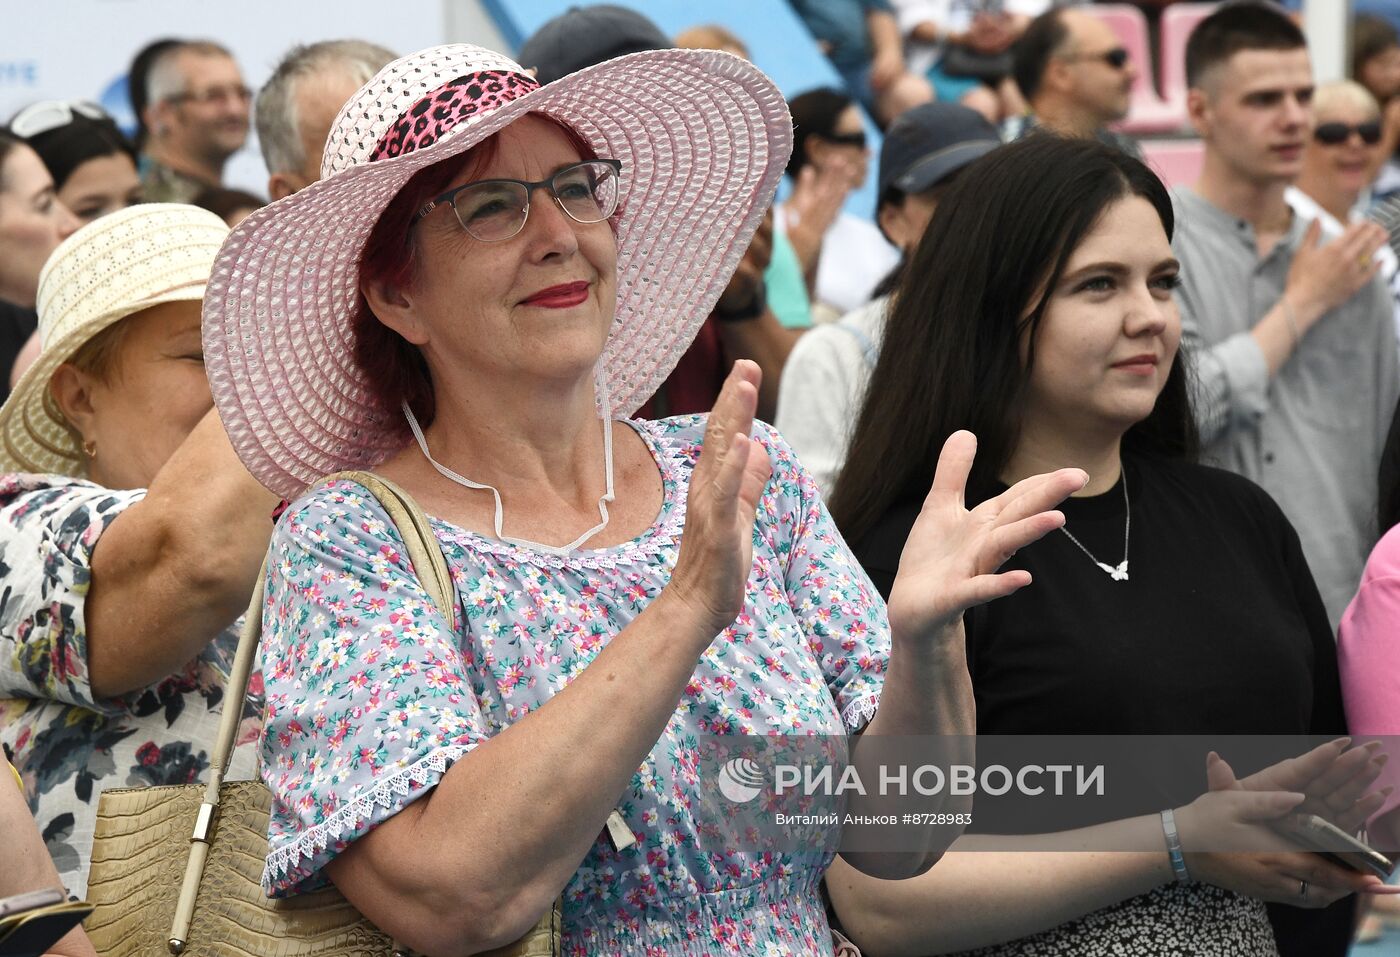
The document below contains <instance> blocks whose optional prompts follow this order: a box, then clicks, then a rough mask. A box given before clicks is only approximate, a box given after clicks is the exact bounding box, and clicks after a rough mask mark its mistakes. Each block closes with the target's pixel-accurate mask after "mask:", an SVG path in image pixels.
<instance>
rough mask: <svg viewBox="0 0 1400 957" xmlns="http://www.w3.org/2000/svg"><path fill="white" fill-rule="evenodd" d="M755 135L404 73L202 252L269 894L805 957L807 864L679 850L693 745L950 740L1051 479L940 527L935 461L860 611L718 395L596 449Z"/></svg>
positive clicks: (437, 949) (674, 355)
mask: <svg viewBox="0 0 1400 957" xmlns="http://www.w3.org/2000/svg"><path fill="white" fill-rule="evenodd" d="M430 117H431V118H430ZM790 135H791V121H790V120H789V117H788V112H787V107H786V104H785V103H784V102H783V100H782V97H781V95H780V94H779V92H778V90H777V89H776V88H775V87H774V86H773V85H772V83H771V81H769V80H768V79H767V78H766V77H764V76H763V75H762V74H761V73H759V72H758V71H757V70H756V69H755V68H754V67H752V66H750V65H749V64H746V63H744V62H742V61H740V60H737V59H736V58H734V57H732V56H728V55H726V54H723V53H716V52H711V51H699V50H660V51H652V52H645V53H636V54H632V55H630V56H624V57H619V58H616V59H613V60H610V61H608V62H607V63H603V64H599V65H597V66H594V67H590V68H588V69H585V70H581V71H578V72H576V73H573V74H570V75H568V76H565V77H563V78H562V79H558V80H555V81H554V82H552V83H549V84H548V85H545V86H540V85H539V84H538V83H537V82H536V81H535V80H534V78H533V77H531V76H530V75H528V74H527V73H525V72H524V70H523V69H522V68H521V67H520V66H518V65H517V64H515V63H513V62H511V61H510V60H508V59H506V58H505V57H503V56H501V55H500V54H497V53H493V52H491V51H488V50H484V49H482V48H480V47H474V46H469V45H466V44H454V45H450V46H443V47H436V48H432V49H429V50H424V51H422V52H420V53H416V54H413V55H411V56H407V57H404V58H402V59H400V60H396V61H394V62H393V63H391V64H389V65H388V66H386V67H385V68H384V69H383V70H382V71H380V73H379V74H378V75H377V76H375V77H374V78H373V79H371V80H370V81H369V82H368V83H367V84H366V85H365V86H364V87H363V88H361V90H360V91H359V92H358V93H357V94H356V95H355V96H354V97H353V98H352V99H351V100H350V102H349V104H348V105H347V106H346V108H345V109H344V110H343V111H342V112H341V114H340V116H339V118H338V119H337V122H336V125H335V128H334V129H333V130H332V131H331V134H330V138H329V140H328V141H327V145H326V171H327V174H328V175H327V176H326V178H324V179H323V180H321V181H320V182H319V183H316V184H314V185H313V186H311V187H309V188H308V189H306V190H303V191H301V192H299V193H297V194H295V195H294V196H289V197H287V198H286V199H284V200H281V201H279V202H277V203H274V204H272V205H271V206H268V207H266V208H264V209H261V210H259V211H257V212H255V213H253V214H252V215H251V216H249V217H248V218H247V219H246V220H244V221H243V223H242V224H240V225H239V226H238V227H237V228H236V229H235V230H234V231H233V233H232V235H231V236H230V237H229V240H228V242H227V243H226V244H225V246H224V248H223V250H222V251H221V252H220V260H219V263H218V265H217V266H216V268H215V280H214V284H213V286H212V287H211V293H210V296H209V298H208V300H207V301H206V306H207V309H208V311H207V312H206V313H205V317H204V318H205V327H204V342H205V354H206V357H207V359H208V363H209V365H208V368H209V378H210V381H211V383H212V384H213V391H214V394H215V402H216V403H217V406H218V408H219V411H220V414H221V415H222V416H223V418H224V421H225V422H226V423H228V425H229V430H230V435H231V436H233V437H234V443H235V447H236V448H237V450H238V452H239V455H240V457H241V458H242V459H243V461H244V462H245V463H246V464H247V465H248V467H249V468H250V470H251V471H252V472H253V474H254V475H255V476H256V477H257V478H258V479H259V480H260V481H262V482H263V483H265V484H266V485H267V486H268V488H270V489H274V490H277V491H278V492H279V493H281V494H283V495H284V496H286V497H287V498H289V499H294V501H293V502H292V504H291V505H290V507H289V508H288V509H287V511H286V513H285V514H284V515H283V516H282V518H281V520H280V521H279V523H278V528H277V531H276V533H275V535H274V538H273V545H272V550H271V553H270V556H269V560H268V566H267V567H268V577H267V600H266V604H265V606H264V607H265V613H264V617H263V625H264V631H263V639H262V640H263V649H262V653H263V661H264V662H266V666H265V669H264V681H265V691H266V701H267V711H266V714H267V718H266V725H265V730H266V734H265V737H264V762H263V779H264V780H265V781H266V782H267V785H268V787H269V788H270V789H271V791H272V794H273V805H272V812H271V835H270V844H271V846H270V848H269V853H268V857H267V863H266V869H265V871H264V883H265V886H266V887H267V889H268V891H269V892H270V893H271V894H273V895H274V896H285V895H292V894H297V893H300V892H302V891H304V890H308V889H312V888H315V887H318V886H321V885H324V884H325V883H326V882H327V881H334V882H335V884H336V886H338V887H339V888H340V889H341V891H343V892H344V894H345V895H346V897H347V898H349V900H350V901H351V902H352V903H353V904H355V905H356V906H357V907H358V908H360V910H362V911H363V912H364V913H365V915H366V916H367V917H368V918H369V919H370V920H372V921H373V922H374V923H376V924H377V925H379V926H380V927H381V928H383V929H384V930H385V931H386V932H388V933H391V934H392V935H393V936H394V937H395V938H397V939H398V940H400V941H402V942H403V943H404V944H407V945H408V946H410V947H412V948H413V949H414V950H417V951H422V952H425V953H430V954H465V953H477V952H479V951H483V950H489V949H491V948H495V947H499V946H501V945H503V944H506V943H508V942H510V941H512V940H514V939H516V938H518V937H520V935H521V934H523V933H524V932H526V931H527V930H528V929H529V928H530V927H532V926H534V925H535V924H536V922H537V921H538V920H540V918H541V917H543V916H544V915H546V914H547V913H548V912H549V911H550V909H551V905H552V903H553V902H554V901H555V900H556V899H558V897H559V896H560V895H561V892H562V896H563V939H564V951H565V953H567V954H570V955H577V957H582V955H587V954H607V955H614V957H668V955H674V957H682V955H695V954H701V953H703V954H707V955H734V957H739V955H744V957H748V955H752V954H760V953H761V954H773V955H798V954H800V955H803V957H830V955H831V954H832V950H833V940H832V934H831V932H830V929H829V925H828V923H827V918H826V913H825V908H824V906H823V903H822V899H821V893H820V881H821V876H822V874H823V872H824V871H825V870H826V867H827V866H828V865H829V863H830V861H831V856H830V855H829V854H827V853H825V852H822V851H819V850H811V851H809V850H806V849H804V850H802V851H797V852H791V853H789V852H782V851H780V850H773V851H767V850H763V849H761V848H760V847H759V844H758V842H757V841H755V842H754V843H753V844H750V845H749V846H748V847H745V846H744V845H743V844H742V843H740V842H735V841H730V840H727V839H726V838H725V837H724V836H722V834H723V830H721V831H720V832H718V833H717V832H716V830H715V828H716V827H718V826H720V825H722V824H723V823H724V816H723V815H724V809H725V808H726V807H727V805H726V804H724V799H723V798H721V797H720V796H719V795H718V794H717V788H716V786H715V784H714V780H715V779H714V778H713V777H711V776H710V774H709V772H706V773H705V774H704V775H703V777H702V775H701V773H700V767H699V766H698V765H697V760H698V758H699V757H700V753H701V752H700V737H701V736H702V735H707V734H721V735H728V736H732V737H744V736H749V740H752V736H763V737H767V736H768V735H773V734H777V735H783V734H790V735H799V736H803V737H804V739H805V736H806V735H810V734H824V735H833V736H844V735H845V734H847V733H855V732H857V731H863V732H864V734H865V735H866V736H867V737H869V736H878V735H884V734H892V733H904V734H918V733H924V734H933V733H936V732H937V731H940V730H941V731H943V732H945V733H950V734H957V733H960V732H962V733H966V732H968V731H970V730H971V712H970V696H969V691H968V687H967V674H966V671H965V669H964V668H963V665H962V661H961V646H962V645H961V631H960V629H959V625H958V622H959V621H960V620H961V615H962V611H963V610H964V609H965V608H966V607H968V606H969V605H972V604H976V603H977V602H979V601H986V600H990V599H991V598H992V597H994V596H995V595H997V594H1004V593H1006V592H1008V591H1012V590H1015V589H1016V588H1017V587H1019V586H1020V585H1021V584H1022V583H1023V581H1022V579H1021V578H1020V577H1019V576H1011V577H1009V578H1008V577H1006V576H1000V575H996V574H995V573H994V570H995V564H996V562H995V556H994V550H993V549H994V543H995V546H996V547H1005V548H1009V549H1011V550H1014V549H1015V548H1018V547H1020V546H1021V545H1022V544H1024V543H1025V542H1027V541H1029V540H1032V539H1034V538H1036V537H1039V536H1040V535H1043V534H1045V533H1046V532H1047V531H1048V530H1049V529H1050V528H1052V527H1053V526H1054V525H1055V523H1056V517H1055V516H1054V515H1053V514H1051V513H1047V511H1046V510H1047V509H1050V508H1052V507H1053V505H1054V503H1055V502H1058V501H1059V500H1060V499H1061V498H1062V497H1063V496H1064V495H1066V494H1068V493H1069V491H1070V490H1071V489H1073V488H1078V487H1079V486H1080V485H1082V483H1083V481H1084V476H1083V473H1082V472H1079V471H1077V470H1074V469H1065V470H1061V471H1058V472H1055V473H1053V474H1050V475H1045V476H1039V477H1037V478H1035V479H1033V480H1031V481H1029V482H1027V483H1022V484H1020V485H1019V486H1017V488H1016V489H1014V490H1012V491H1011V492H1010V494H1009V495H1008V496H1006V497H1003V498H1001V499H998V500H997V501H996V502H994V503H993V504H992V505H991V506H989V507H988V509H986V510H984V511H983V512H982V513H979V515H977V516H970V515H969V513H968V512H966V511H965V510H964V509H963V508H962V507H961V504H960V501H961V500H960V498H959V493H960V489H961V481H962V476H964V475H965V474H966V468H967V466H968V464H969V461H970V459H971V456H972V448H971V444H972V443H971V441H970V437H969V436H966V435H962V436H958V437H955V438H954V440H953V441H951V442H950V443H949V451H948V452H947V453H946V455H945V461H944V463H943V464H942V465H941V466H940V468H939V469H938V472H937V476H936V478H935V479H934V485H935V487H936V488H937V489H938V490H939V496H938V497H937V501H935V502H934V504H933V505H932V506H931V507H930V515H931V516H932V517H931V525H932V526H934V527H931V528H930V530H929V531H928V533H927V534H925V535H921V536H915V541H914V546H913V547H914V550H913V551H912V552H911V557H910V558H909V560H908V561H907V563H906V568H905V572H904V574H905V576H906V577H905V579H902V581H907V582H908V584H907V586H906V587H905V588H904V590H903V593H904V599H903V600H902V601H900V602H895V603H893V604H891V605H890V606H889V611H888V617H887V615H886V610H885V607H884V606H883V605H882V604H881V602H880V601H879V599H878V598H877V597H876V596H875V594H874V591H873V589H872V587H871V586H870V583H869V580H868V579H867V578H866V577H865V575H864V574H862V573H861V571H860V569H859V567H858V566H857V564H856V562H855V559H854V557H853V556H852V555H851V553H850V551H849V550H848V549H847V548H846V545H845V543H844V542H843V541H842V540H841V539H840V536H839V535H837V534H836V532H835V529H834V527H833V525H832V524H831V521H830V518H829V516H828V515H827V513H826V511H825V509H824V508H823V506H822V504H821V497H820V494H819V492H818V490H817V487H816V484H815V483H814V482H813V480H812V479H811V477H810V476H809V475H808V474H807V473H806V472H805V471H804V470H803V469H802V467H801V466H800V464H799V463H798V462H797V460H796V458H795V456H793V454H792V452H791V450H790V449H789V448H788V447H787V445H786V444H785V443H784V442H783V441H782V439H781V438H780V437H779V436H778V435H777V434H776V433H775V432H774V431H773V430H772V429H771V428H769V427H767V426H764V425H762V424H756V423H755V422H754V420H753V416H754V409H755V404H756V402H757V399H758V388H757V387H758V385H759V382H758V378H759V373H758V368H757V367H756V366H755V365H754V364H753V363H751V362H740V363H738V364H737V365H736V367H735V369H734V371H733V372H732V373H731V375H730V376H729V379H728V380H727V381H726V383H725V385H724V388H723V390H722V392H721V395H720V397H719V399H718V401H717V403H716V405H715V408H714V411H713V412H711V413H710V415H709V417H708V419H707V418H706V417H705V416H700V415H691V416H677V417H672V418H667V419H661V420H656V421H639V420H631V419H628V418H626V415H628V414H630V413H631V412H632V410H634V409H636V408H637V407H638V406H639V405H640V404H641V402H642V401H643V400H645V399H646V397H647V396H649V395H650V394H651V393H652V391H653V390H654V389H655V388H656V386H657V385H658V384H659V383H660V382H661V381H663V380H664V379H665V377H666V376H667V375H668V374H669V372H670V370H671V369H672V367H673V366H674V364H675V362H676V361H677V359H678V358H679V357H680V355H681V353H682V352H683V351H684V350H685V348H686V346H687V344H688V343H689V342H690V340H691V338H692V337H693V336H694V335H695V332H696V330H697V329H698V328H699V326H700V324H701V323H702V322H703V321H704V320H705V317H706V316H707V315H708V314H709V312H710V309H711V307H712V306H713V304H714V303H715V301H716V299H717V298H718V297H719V295H720V293H721V291H722V290H723V289H724V288H725V286H726V285H727V284H728V281H729V278H730V275H731V273H732V272H733V270H734V268H735V266H736V264H737V263H738V262H739V259H740V256H741V255H742V254H743V251H744V249H745V247H746V246H747V245H748V243H749V240H750V237H751V236H752V234H753V232H754V230H755V228H756V227H757V226H758V224H759V222H760V221H761V219H762V217H763V215H764V212H765V210H766V208H767V205H768V202H769V200H770V199H771V197H772V193H773V190H774V189H775V188H776V186H777V182H778V178H779V176H780V175H781V172H782V168H783V164H784V162H785V160H786V159H787V154H788V149H789V143H790V139H789V137H790ZM722 144H726V145H725V147H724V148H721V145H722ZM738 144H743V145H742V148H739V146H738ZM731 146H732V147H733V148H730V147H731ZM292 262H302V263H305V264H306V266H305V268H303V269H289V268H287V264H288V263H292ZM269 317H275V318H274V319H273V321H267V320H268V318H269ZM347 467H353V468H360V469H365V468H372V469H374V470H375V471H376V472H377V473H378V474H379V475H381V476H384V477H386V478H388V479H390V480H392V481H394V482H396V483H397V484H398V485H399V486H401V487H402V488H403V489H405V490H406V491H407V492H409V493H410V494H411V495H412V496H413V497H414V498H415V499H417V500H418V501H419V502H421V503H422V506H423V508H424V509H425V510H426V512H427V513H428V514H429V515H430V516H432V518H431V520H430V522H429V523H428V524H429V525H430V528H431V534H430V536H429V538H430V542H429V545H430V547H433V546H436V547H438V548H440V549H441V550H442V552H443V557H444V558H445V560H446V564H447V565H448V567H449V569H450V579H451V582H450V586H449V587H450V590H451V592H452V593H453V596H452V598H451V600H450V602H449V607H447V608H441V609H440V608H438V607H437V606H436V605H435V603H434V602H433V601H432V600H431V599H430V597H429V592H428V591H427V590H426V589H425V587H424V585H423V584H422V580H421V578H420V573H426V572H427V571H428V570H427V569H415V568H413V567H412V565H411V563H410V562H409V561H407V559H406V558H405V551H406V549H405V545H404V541H403V538H402V536H401V533H400V531H399V529H398V528H397V527H396V526H395V524H394V522H393V521H392V520H391V519H390V518H389V517H388V515H387V513H386V512H385V511H384V510H383V509H382V508H381V507H380V505H379V504H378V503H377V502H376V501H375V500H374V499H373V497H371V496H370V495H369V494H368V493H367V492H366V490H365V488H364V486H363V485H361V484H360V483H359V482H357V481H355V480H353V479H352V478H349V477H342V478H339V479H337V480H335V481H333V482H331V483H329V484H327V485H322V486H320V487H317V488H313V489H311V490H310V491H307V487H308V485H309V484H311V483H314V482H316V481H317V480H318V479H320V478H321V477H322V476H323V475H324V473H326V472H334V471H336V470H340V469H345V468H347ZM854 803H855V810H856V813H862V809H863V808H865V807H868V805H867V804H866V802H864V801H861V800H856V801H855V802H854ZM865 813H869V812H868V811H867V812H865ZM908 837H909V842H908V844H907V845H906V848H905V849H903V850H902V851H901V852H899V853H892V854H890V855H888V856H883V857H879V859H875V858H876V857H877V856H873V855H865V856H863V857H862V856H860V855H852V857H853V859H854V862H855V865H856V866H859V867H862V868H866V869H870V870H873V871H875V872H877V873H880V874H883V875H884V876H891V877H892V876H903V875H908V874H911V873H916V872H918V871H919V870H922V869H924V868H925V867H927V866H929V865H931V863H932V861H933V860H934V859H935V858H936V856H937V853H938V845H937V842H936V839H935V837H934V835H933V834H932V832H924V831H922V830H921V831H919V832H918V833H914V834H910V835H908Z"/></svg>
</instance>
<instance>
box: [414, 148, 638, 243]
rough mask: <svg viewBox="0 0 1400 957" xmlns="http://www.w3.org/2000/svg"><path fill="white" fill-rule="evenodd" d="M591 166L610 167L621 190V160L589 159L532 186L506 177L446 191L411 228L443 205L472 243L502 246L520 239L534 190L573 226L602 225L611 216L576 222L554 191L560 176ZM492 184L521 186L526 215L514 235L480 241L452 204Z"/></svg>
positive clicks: (423, 210) (434, 198)
mask: <svg viewBox="0 0 1400 957" xmlns="http://www.w3.org/2000/svg"><path fill="white" fill-rule="evenodd" d="M593 163H602V164H604V165H605V166H610V167H612V171H613V175H614V176H616V177H617V178H618V190H619V191H620V190H621V189H622V182H621V180H622V161H621V160H615V159H602V158H599V159H591V160H580V161H579V162H577V163H570V164H569V165H568V166H565V167H564V168H563V169H561V170H558V171H556V172H555V173H554V174H553V175H552V176H550V177H548V178H547V179H541V180H537V181H535V182H533V183H532V182H530V181H529V180H523V179H509V178H506V177H496V178H494V179H479V180H476V181H475V182H472V183H463V184H462V185H461V186H458V187H456V188H455V189H449V190H448V191H447V192H445V193H443V194H442V195H440V196H434V197H433V198H432V199H431V200H429V201H428V203H427V204H426V205H424V206H423V208H422V209H420V210H418V212H417V214H415V215H414V217H413V222H414V225H417V223H418V221H419V220H421V219H422V218H423V217H424V216H426V215H428V214H429V213H431V212H432V211H433V210H435V209H437V208H438V207H439V206H442V205H444V204H446V205H448V206H451V207H452V215H453V216H454V217H455V218H456V220H457V225H458V226H461V227H462V231H463V232H465V233H466V234H467V235H469V236H471V237H472V238H473V239H475V240H476V241H477V242H480V243H503V242H505V241H506V240H508V239H514V238H515V237H516V236H519V235H520V230H522V229H524V228H525V223H526V221H527V220H529V218H530V197H531V196H533V195H534V192H535V190H537V189H548V190H549V195H550V197H551V198H552V199H553V200H554V205H556V206H558V207H559V208H560V210H562V211H563V213H564V215H565V216H567V217H569V218H570V219H572V220H573V221H574V222H576V223H581V224H583V225H585V226H587V225H590V224H591V223H601V222H603V221H605V220H606V219H607V218H608V216H611V215H612V213H608V216H604V217H603V218H602V219H595V220H592V221H589V220H586V219H579V218H578V217H577V216H575V215H574V214H573V213H571V212H569V210H568V208H567V207H565V205H564V203H563V201H562V200H561V199H560V198H559V193H558V192H557V191H556V190H555V188H554V181H555V180H556V179H558V178H559V177H560V176H563V175H564V174H565V173H569V172H572V171H573V170H576V169H578V168H579V167H580V166H588V165H590V164H593ZM491 183H512V184H514V185H516V186H523V187H525V215H524V216H521V217H520V225H519V226H518V227H517V228H516V230H515V232H513V233H511V234H510V235H509V236H502V237H501V238H500V239H481V238H479V237H478V236H476V235H475V234H473V233H472V231H471V230H470V229H467V225H466V223H464V222H462V217H461V216H460V215H458V214H457V207H456V205H455V204H454V203H453V200H455V199H456V198H457V194H458V193H461V192H465V191H466V190H469V189H471V188H473V187H475V186H484V185H488V184H491ZM612 212H617V206H616V205H614V206H613V210H612Z"/></svg>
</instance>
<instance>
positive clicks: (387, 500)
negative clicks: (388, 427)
mask: <svg viewBox="0 0 1400 957" xmlns="http://www.w3.org/2000/svg"><path fill="white" fill-rule="evenodd" d="M342 480H344V481H350V482H356V483H358V484H360V485H363V486H364V487H365V488H367V489H369V492H370V494H371V495H373V496H374V497H375V498H376V499H377V500H378V501H379V504H380V505H381V506H383V508H384V511H386V512H388V513H389V518H390V520H391V521H393V523H394V524H395V525H396V526H397V527H398V530H399V534H400V535H401V536H403V543H404V548H405V549H407V551H408V561H409V564H411V565H412V566H413V571H414V572H415V573H416V574H417V575H418V579H419V580H420V581H421V582H422V583H423V588H424V589H425V590H427V592H428V597H430V598H431V599H432V600H433V604H434V605H436V606H437V610H438V612H439V613H440V614H441V615H442V616H443V617H444V618H446V619H447V620H448V621H449V622H450V621H451V620H452V618H453V614H452V611H453V608H452V606H453V603H454V602H453V598H454V595H455V594H456V588H455V587H454V586H453V584H452V573H451V572H450V571H449V570H448V568H447V558H446V556H444V555H443V554H442V547H441V546H440V545H438V541H437V537H436V536H435V535H434V534H433V526H432V522H431V521H430V520H429V519H428V515H427V513H426V512H424V511H423V507H422V506H421V505H419V504H418V503H417V502H416V501H414V499H413V496H411V495H409V494H408V493H407V492H405V491H404V490H403V489H402V488H400V487H399V486H398V485H396V484H394V483H393V482H391V481H389V480H388V479H386V478H382V477H380V476H378V475H375V474H374V473H372V472H360V471H354V472H337V473H335V474H334V475H328V476H326V477H325V478H323V479H321V481H319V482H317V483H316V484H315V485H313V486H312V488H321V487H323V486H326V485H329V484H331V483H332V482H339V481H342Z"/></svg>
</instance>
